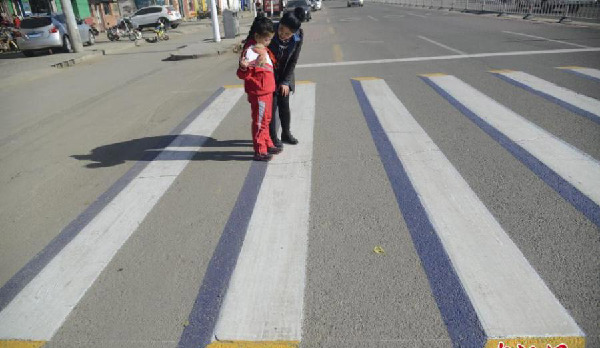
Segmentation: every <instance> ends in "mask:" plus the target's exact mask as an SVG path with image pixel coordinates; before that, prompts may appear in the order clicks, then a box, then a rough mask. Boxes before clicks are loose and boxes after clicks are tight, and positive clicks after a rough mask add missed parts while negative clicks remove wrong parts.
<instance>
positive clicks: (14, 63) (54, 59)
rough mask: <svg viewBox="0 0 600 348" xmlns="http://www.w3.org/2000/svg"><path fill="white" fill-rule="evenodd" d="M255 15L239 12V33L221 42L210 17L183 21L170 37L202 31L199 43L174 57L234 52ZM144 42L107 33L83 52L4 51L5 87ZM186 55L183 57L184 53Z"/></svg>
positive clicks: (0, 63)
mask: <svg viewBox="0 0 600 348" xmlns="http://www.w3.org/2000/svg"><path fill="white" fill-rule="evenodd" d="M253 18H254V17H253V16H252V13H251V12H247V11H246V12H239V13H238V19H239V24H240V32H239V35H238V36H237V37H236V38H235V39H222V40H221V42H214V40H213V32H212V23H211V21H210V19H202V20H199V21H189V22H183V23H181V24H180V25H179V26H178V27H177V28H176V29H170V30H169V31H168V34H169V36H170V37H171V38H172V39H174V38H177V37H178V36H181V35H186V34H193V33H198V34H199V35H198V38H199V40H198V42H197V43H195V44H188V45H186V46H185V47H184V48H182V49H180V50H174V51H173V52H172V54H171V56H172V57H175V58H171V59H173V60H178V59H186V58H201V57H210V56H214V55H218V54H223V53H225V52H228V51H231V50H233V49H235V48H236V46H239V44H240V42H241V40H242V39H243V38H245V33H247V32H248V30H249V28H250V24H251V23H252V20H253ZM219 24H220V32H221V36H223V34H224V30H223V21H222V17H221V16H219ZM143 36H144V37H145V38H146V37H153V36H154V34H153V33H152V32H151V31H143ZM144 45H151V43H147V42H146V41H145V40H141V41H138V43H137V46H136V42H134V41H130V40H129V39H128V38H123V39H121V40H119V41H110V40H108V37H107V36H106V33H105V32H104V33H100V34H99V35H98V36H97V37H96V43H95V44H94V45H92V46H84V47H83V52H80V53H69V54H67V53H56V54H46V53H39V54H37V55H36V56H35V57H31V58H27V57H25V56H24V55H23V54H22V53H21V52H11V53H3V54H0V80H2V85H1V86H0V87H1V88H4V87H8V86H12V85H15V84H18V83H22V82H30V81H33V80H36V79H39V78H41V77H45V76H49V75H53V74H56V73H59V72H61V71H64V70H63V69H65V68H67V67H69V66H72V65H75V64H78V63H81V62H85V61H90V60H93V59H95V58H97V57H100V56H103V55H110V54H114V53H117V52H120V51H123V50H129V49H131V50H133V52H135V49H136V48H138V46H139V47H142V46H144ZM185 48H188V51H189V50H190V49H191V50H192V51H193V52H194V53H193V54H191V55H190V54H188V53H186V51H182V50H183V49H185ZM182 54H183V56H182Z"/></svg>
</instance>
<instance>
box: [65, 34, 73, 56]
mask: <svg viewBox="0 0 600 348" xmlns="http://www.w3.org/2000/svg"><path fill="white" fill-rule="evenodd" d="M62 49H63V52H65V53H73V46H71V40H70V39H69V37H68V36H67V35H65V36H63V46H62Z"/></svg>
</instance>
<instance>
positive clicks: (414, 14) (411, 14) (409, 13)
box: [406, 12, 427, 18]
mask: <svg viewBox="0 0 600 348" xmlns="http://www.w3.org/2000/svg"><path fill="white" fill-rule="evenodd" d="M406 14H407V15H410V16H415V17H421V18H427V17H426V16H423V15H419V14H416V13H412V12H406Z"/></svg>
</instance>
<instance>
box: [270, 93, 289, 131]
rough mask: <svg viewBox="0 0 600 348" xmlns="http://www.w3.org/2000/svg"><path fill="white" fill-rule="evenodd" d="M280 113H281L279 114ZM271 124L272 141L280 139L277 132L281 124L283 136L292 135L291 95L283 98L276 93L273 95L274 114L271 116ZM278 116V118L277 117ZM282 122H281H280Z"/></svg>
mask: <svg viewBox="0 0 600 348" xmlns="http://www.w3.org/2000/svg"><path fill="white" fill-rule="evenodd" d="M277 111H279V112H277ZM271 115H272V116H273V118H271V124H269V134H270V135H271V139H272V140H273V141H275V140H276V139H279V137H278V136H277V130H278V129H279V123H280V122H281V134H285V135H290V95H289V94H288V95H287V97H284V96H282V95H281V94H279V93H278V91H276V92H275V93H274V94H273V113H272V114H271ZM277 115H278V116H277ZM279 121H280V122H279Z"/></svg>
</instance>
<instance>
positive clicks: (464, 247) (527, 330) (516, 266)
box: [356, 77, 583, 348]
mask: <svg viewBox="0 0 600 348" xmlns="http://www.w3.org/2000/svg"><path fill="white" fill-rule="evenodd" d="M432 78H435V77H432ZM356 84H360V88H362V90H363V91H364V94H365V95H366V98H367V99H368V103H369V104H370V107H371V110H372V112H373V113H374V114H375V116H376V118H377V121H378V124H380V126H381V130H382V131H383V132H385V136H386V138H387V139H388V141H389V143H390V144H391V145H392V146H393V151H394V152H395V155H396V156H397V157H398V159H399V160H400V162H401V167H400V170H403V171H405V175H406V178H407V179H408V180H409V183H410V185H411V187H412V188H413V189H414V191H415V192H416V194H417V196H416V197H417V198H416V201H415V202H412V203H411V204H413V205H417V204H420V205H422V209H423V210H424V211H425V213H426V218H427V219H428V221H429V222H430V223H431V226H433V228H434V230H435V234H437V236H438V237H439V240H440V241H441V243H442V245H443V248H444V250H445V251H446V252H447V255H448V257H449V259H450V261H451V266H452V269H444V270H443V271H439V270H438V273H439V274H444V273H446V272H452V271H453V270H454V271H455V272H456V274H457V276H458V278H459V279H460V283H461V284H462V286H463V288H464V291H465V292H466V293H467V295H468V298H469V300H470V303H471V304H472V306H473V308H474V310H475V311H476V313H477V318H478V319H479V322H480V324H481V327H482V328H483V330H484V332H485V337H486V341H488V342H491V341H493V340H496V339H511V338H518V337H527V338H528V339H531V340H533V339H538V340H548V341H550V340H552V339H554V338H556V337H558V338H564V337H576V338H578V339H581V341H583V332H582V331H581V330H580V329H579V327H578V326H577V324H576V323H575V322H574V321H573V319H572V318H571V317H570V315H569V314H568V313H567V311H566V310H565V309H564V308H563V307H562V305H561V304H560V303H559V302H558V300H557V299H556V297H555V296H554V295H553V294H552V292H551V291H550V290H549V289H548V287H547V286H546V285H545V284H544V282H543V281H542V279H541V278H540V277H539V276H538V274H537V273H536V272H535V270H534V269H533V268H532V267H531V265H530V264H529V262H528V261H527V260H526V259H525V257H524V256H523V254H522V253H521V251H520V250H519V249H518V247H517V246H516V245H515V244H514V243H513V241H512V240H511V239H510V238H509V237H508V235H507V234H506V232H504V230H503V229H502V227H501V226H500V224H499V223H498V222H497V221H496V219H495V218H494V217H493V216H492V214H491V213H490V212H489V211H488V210H487V208H486V207H485V206H484V205H483V203H482V202H481V201H480V200H479V198H478V197H477V196H476V194H475V193H474V192H473V191H472V190H471V188H470V187H469V185H468V183H467V182H465V180H464V179H463V178H462V177H461V175H460V173H459V172H458V171H457V170H456V169H455V168H454V167H453V166H452V164H451V163H450V162H449V161H448V159H447V158H446V157H445V156H444V154H443V153H442V152H441V151H440V149H439V148H438V147H437V146H436V145H435V144H434V142H433V141H432V139H431V138H429V136H428V135H427V133H426V132H425V131H424V130H423V129H422V128H421V127H420V126H419V124H418V123H417V122H416V120H415V119H414V118H413V116H412V115H411V114H410V112H409V111H408V110H407V109H406V108H405V107H404V105H403V104H402V103H401V102H400V100H398V98H397V97H396V96H395V95H394V94H393V92H392V91H391V90H390V88H389V87H388V86H387V84H386V83H385V82H384V81H383V80H375V81H360V82H358V81H356ZM363 110H364V109H363ZM373 133H374V135H376V133H375V132H373ZM378 148H379V146H378ZM382 160H383V161H384V162H385V161H389V160H390V159H389V157H388V156H387V155H386V156H383V154H382ZM386 170H387V168H386ZM392 174H394V173H392ZM388 175H389V174H388ZM400 180H402V178H400ZM395 185H397V181H396V182H394V181H392V186H395ZM401 194H402V195H410V190H404V191H402V192H401ZM399 205H400V207H401V209H403V215H404V217H405V219H406V220H407V225H408V226H409V228H411V229H412V228H417V229H418V228H422V227H421V226H424V225H425V223H423V221H422V222H421V226H418V225H417V226H416V227H414V225H412V223H409V221H408V220H409V219H412V217H411V216H408V215H407V214H406V213H405V211H404V209H405V208H408V209H410V207H409V206H408V207H407V206H403V205H404V204H403V203H402V202H400V201H399ZM411 234H412V235H413V240H415V239H417V240H415V244H416V243H418V239H419V238H423V237H421V236H420V235H419V234H418V233H414V231H411ZM415 235H417V237H415ZM417 249H419V248H418V247H417ZM428 251H429V250H425V253H427V252H428ZM419 255H420V256H421V258H422V260H423V259H426V258H428V257H430V256H429V255H423V254H422V253H421V252H419ZM423 263H424V264H427V263H428V262H427V261H426V260H424V262H423ZM425 267H427V266H425ZM516 279H518V281H515V280H516ZM430 282H435V279H430ZM500 284H510V286H501V285H500ZM434 295H435V294H434ZM435 296H436V300H437V299H438V298H437V296H438V295H435ZM515 313H518V315H515ZM445 319H446V318H445ZM452 319H458V320H460V319H461V318H452ZM446 322H448V321H446ZM449 331H450V330H449ZM452 334H453V333H451V335H452ZM456 334H458V335H456ZM461 334H462V335H463V336H464V335H466V334H468V333H464V332H459V333H454V335H452V336H453V341H454V340H455V339H454V337H460V336H461ZM477 343H478V342H471V344H470V345H464V346H473V347H475V346H480V347H481V346H483V344H481V345H478V344H477ZM454 345H455V346H462V345H460V344H459V343H458V342H454ZM486 346H487V343H486ZM569 347H571V348H573V347H572V346H569ZM578 347H581V348H583V346H582V345H581V346H578Z"/></svg>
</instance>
